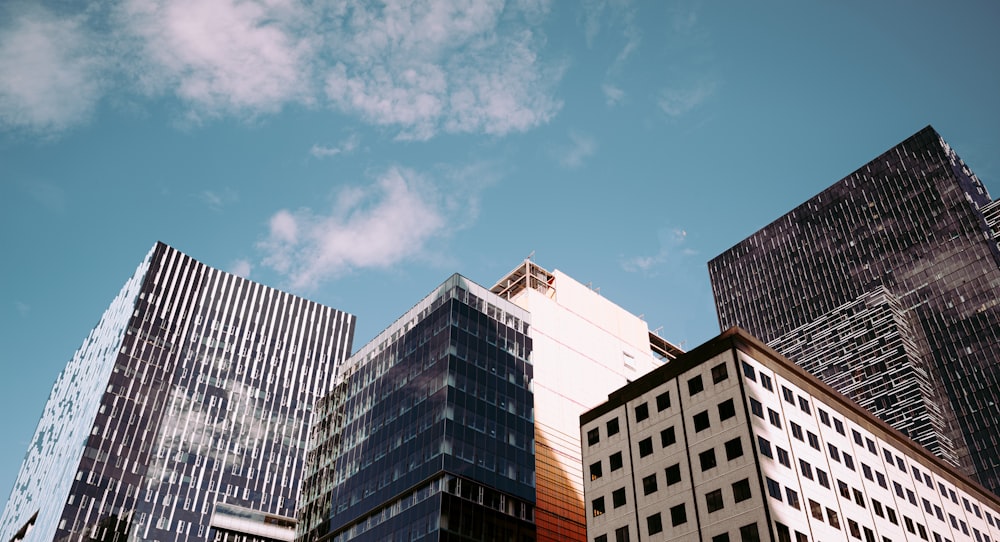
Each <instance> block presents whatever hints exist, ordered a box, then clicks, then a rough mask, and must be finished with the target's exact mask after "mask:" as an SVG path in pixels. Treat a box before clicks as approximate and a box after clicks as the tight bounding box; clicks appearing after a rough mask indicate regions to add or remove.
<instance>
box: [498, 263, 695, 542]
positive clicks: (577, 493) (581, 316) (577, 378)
mask: <svg viewBox="0 0 1000 542" xmlns="http://www.w3.org/2000/svg"><path fill="white" fill-rule="evenodd" d="M492 291H493V292H495V293H496V294H497V295H500V296H501V297H503V298H506V299H510V300H511V301H512V302H513V303H515V304H516V305H518V306H519V307H522V308H523V309H525V310H527V311H529V312H530V313H531V322H532V325H531V328H530V330H529V335H530V337H531V339H532V344H533V352H532V360H533V365H534V395H535V468H536V471H537V480H538V484H537V486H538V487H537V489H538V490H537V506H536V510H535V518H536V524H537V528H538V540H539V541H560V542H562V541H572V540H580V541H583V540H586V535H587V533H586V516H585V512H584V509H585V506H584V499H583V485H582V482H583V470H582V462H581V461H582V459H581V447H580V436H579V416H580V414H582V413H583V412H584V411H585V410H587V409H589V408H592V407H594V406H596V405H598V404H600V403H601V402H603V401H604V400H605V398H606V397H607V396H608V394H609V393H611V392H612V391H613V390H615V389H617V388H619V387H621V386H624V385H625V384H626V383H627V382H629V381H632V380H635V379H636V378H639V377H640V376H641V375H643V374H646V373H647V372H649V371H650V370H652V369H654V368H655V367H659V366H660V365H662V364H663V363H664V362H665V361H668V360H670V359H673V358H674V357H675V356H677V355H678V354H680V349H679V348H677V347H676V346H674V345H672V344H670V343H669V342H667V341H665V340H663V339H662V338H660V337H659V336H657V335H656V334H653V333H650V331H649V327H648V326H647V324H646V322H644V321H643V320H642V319H641V318H639V317H638V316H635V315H634V314H632V313H630V312H628V311H626V310H625V309H623V308H621V307H619V306H618V305H615V304H614V303H612V302H611V301H609V300H608V299H606V298H604V297H602V296H601V295H600V294H598V293H596V292H595V291H593V290H591V289H590V288H588V287H587V286H585V285H583V284H580V283H579V282H577V281H576V280H574V279H573V278H571V277H569V276H568V275H566V274H565V273H563V272H561V271H559V270H555V271H553V272H551V273H550V272H549V271H546V270H545V269H543V268H542V267H540V266H538V265H536V264H535V263H534V262H531V261H525V262H524V263H522V264H521V265H519V266H518V267H516V268H515V269H514V270H512V271H511V272H510V273H508V274H507V275H506V276H505V277H504V278H502V279H500V280H499V281H498V282H497V283H496V285H494V286H493V288H492Z"/></svg>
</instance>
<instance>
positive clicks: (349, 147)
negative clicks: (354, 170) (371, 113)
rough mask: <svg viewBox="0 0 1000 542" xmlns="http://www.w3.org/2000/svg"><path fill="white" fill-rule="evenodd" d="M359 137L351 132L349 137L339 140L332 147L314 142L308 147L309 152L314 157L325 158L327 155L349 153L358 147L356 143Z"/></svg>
mask: <svg viewBox="0 0 1000 542" xmlns="http://www.w3.org/2000/svg"><path fill="white" fill-rule="evenodd" d="M360 142H361V139H360V138H359V137H358V134H352V135H351V137H349V138H347V139H345V140H343V141H341V142H340V144H339V145H336V146H333V147H326V146H323V145H320V144H318V143H317V144H314V145H313V146H312V148H311V149H309V154H311V155H313V156H315V157H316V158H326V157H327V156H337V155H338V154H351V153H352V152H354V151H355V150H357V148H358V143H360Z"/></svg>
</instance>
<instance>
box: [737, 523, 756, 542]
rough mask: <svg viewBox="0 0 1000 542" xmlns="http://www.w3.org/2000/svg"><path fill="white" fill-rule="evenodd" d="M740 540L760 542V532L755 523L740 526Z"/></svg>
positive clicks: (742, 541) (743, 541)
mask: <svg viewBox="0 0 1000 542" xmlns="http://www.w3.org/2000/svg"><path fill="white" fill-rule="evenodd" d="M740 542H760V533H759V532H757V524H756V523H751V524H750V525H744V526H742V527H740Z"/></svg>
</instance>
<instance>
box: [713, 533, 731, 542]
mask: <svg viewBox="0 0 1000 542" xmlns="http://www.w3.org/2000/svg"><path fill="white" fill-rule="evenodd" d="M712 542H729V533H722V534H717V535H715V536H713V537H712Z"/></svg>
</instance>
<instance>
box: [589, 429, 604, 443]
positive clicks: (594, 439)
mask: <svg viewBox="0 0 1000 542" xmlns="http://www.w3.org/2000/svg"><path fill="white" fill-rule="evenodd" d="M600 441H601V433H600V432H599V431H598V430H597V428H594V429H591V430H590V431H587V446H593V445H595V444H597V443H598V442H600Z"/></svg>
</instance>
